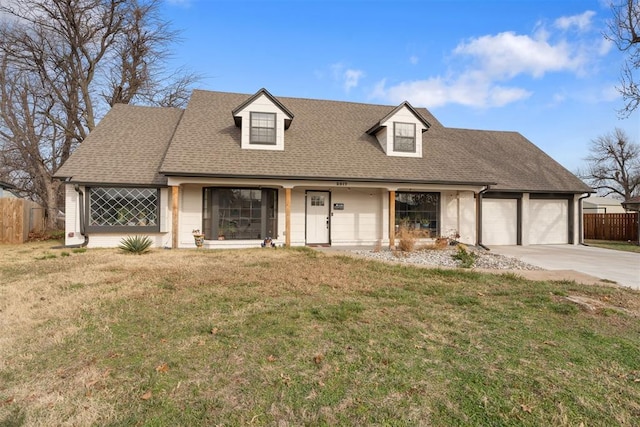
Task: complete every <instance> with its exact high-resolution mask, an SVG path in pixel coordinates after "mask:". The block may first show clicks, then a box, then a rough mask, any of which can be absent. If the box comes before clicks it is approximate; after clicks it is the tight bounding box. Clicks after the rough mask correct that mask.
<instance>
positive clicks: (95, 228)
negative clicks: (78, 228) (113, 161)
mask: <svg viewBox="0 0 640 427" xmlns="http://www.w3.org/2000/svg"><path fill="white" fill-rule="evenodd" d="M98 188H101V189H111V188H119V189H121V188H129V189H133V188H135V189H138V190H154V191H155V193H156V209H155V214H156V218H157V221H156V224H155V225H91V222H92V221H91V196H92V194H93V190H94V189H98ZM85 192H86V193H87V197H85V212H86V224H87V225H86V230H87V232H88V233H159V232H160V193H161V192H160V188H158V187H136V186H127V185H94V186H91V187H89V186H87V187H85Z"/></svg>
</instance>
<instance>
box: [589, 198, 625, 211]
mask: <svg viewBox="0 0 640 427" xmlns="http://www.w3.org/2000/svg"><path fill="white" fill-rule="evenodd" d="M582 210H583V211H584V213H586V214H587V213H594V214H595V213H598V214H604V213H625V212H626V210H625V208H624V207H623V206H622V202H621V201H620V200H616V199H612V198H610V197H589V198H588V199H584V200H583V201H582Z"/></svg>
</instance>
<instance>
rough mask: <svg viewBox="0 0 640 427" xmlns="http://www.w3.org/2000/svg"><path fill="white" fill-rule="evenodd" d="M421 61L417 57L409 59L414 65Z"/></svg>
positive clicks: (412, 56) (413, 56)
mask: <svg viewBox="0 0 640 427" xmlns="http://www.w3.org/2000/svg"><path fill="white" fill-rule="evenodd" d="M419 60H420V58H418V57H417V56H416V55H411V56H410V57H409V62H410V63H411V64H412V65H416V64H417V63H418V61H419Z"/></svg>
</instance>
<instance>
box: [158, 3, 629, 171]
mask: <svg viewBox="0 0 640 427" xmlns="http://www.w3.org/2000/svg"><path fill="white" fill-rule="evenodd" d="M162 13H163V18H166V19H168V20H170V21H171V22H172V24H173V26H174V27H175V28H176V29H178V30H181V31H182V34H181V37H182V42H181V44H180V45H179V46H177V48H176V53H175V56H174V58H173V59H172V63H171V66H172V67H175V66H185V67H187V68H189V69H191V70H193V71H195V72H197V73H199V74H201V75H203V76H204V78H203V80H202V81H200V83H199V84H198V88H201V89H208V90H217V91H225V92H240V93H249V94H253V93H255V92H256V91H257V90H259V89H260V88H262V87H264V88H266V89H267V90H269V92H271V93H272V94H273V95H274V96H276V97H277V96H290V97H301V98H319V99H331V100H340V101H350V102H365V103H374V104H385V105H398V104H400V103H401V102H402V101H404V100H408V101H409V102H410V103H411V104H412V105H413V106H414V107H426V108H428V109H429V110H430V111H431V112H432V113H433V114H434V115H435V116H436V117H437V118H438V119H439V120H440V121H441V122H442V123H443V124H444V125H445V126H449V127H460V128H470V129H491V130H510V131H517V132H520V133H521V134H523V135H524V136H525V137H527V138H528V139H530V140H531V141H532V142H533V143H534V144H536V145H537V146H538V147H540V148H541V149H543V150H544V151H546V152H547V153H548V154H550V155H551V156H552V157H553V158H554V159H556V160H557V161H558V162H560V163H561V164H562V165H563V166H565V167H566V168H568V169H569V170H571V171H574V172H575V171H576V169H577V168H578V167H579V166H581V165H583V164H584V162H583V158H584V157H585V156H586V155H587V153H588V152H587V150H588V145H589V141H590V140H592V139H594V138H596V137H598V136H601V135H604V134H606V133H609V132H612V131H613V130H614V129H615V128H616V127H618V128H622V129H624V130H625V131H626V132H627V133H628V134H629V136H630V137H631V139H632V141H634V142H636V143H640V114H639V113H638V112H636V113H634V115H632V116H631V117H629V118H626V119H621V118H620V116H619V114H618V113H617V111H618V110H619V109H621V108H622V107H623V102H622V99H621V97H620V96H619V95H618V93H617V92H616V90H615V86H616V85H618V84H619V83H618V77H619V73H620V65H621V64H622V55H621V54H620V52H618V50H617V49H616V47H615V46H614V45H612V44H610V43H608V42H606V41H605V40H604V38H603V37H602V32H603V31H604V30H605V28H606V21H607V20H608V19H609V18H610V15H611V14H610V10H609V8H608V6H607V5H606V2H605V1H599V0H580V1H572V0H549V1H547V0H484V1H483V0H477V1H471V0H465V1H463V0H453V1H428V0H423V1H417V0H416V1H409V0H397V1H383V0H368V1H366V0H343V1H339V0H328V1H320V0H295V1H294V0H290V1H284V0H283V1H267V0H263V1H257V0H255V1H244V0H235V1H224V0H165V2H164V4H163V7H162ZM514 160H517V159H514Z"/></svg>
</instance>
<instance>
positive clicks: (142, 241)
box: [118, 236, 153, 255]
mask: <svg viewBox="0 0 640 427" xmlns="http://www.w3.org/2000/svg"><path fill="white" fill-rule="evenodd" d="M152 244H153V240H151V238H150V237H149V236H128V237H125V238H124V239H122V240H121V241H120V245H119V246H118V247H119V248H120V249H122V250H123V251H125V252H129V253H132V254H138V255H141V254H143V253H145V252H148V251H149V248H150V247H151V245H152Z"/></svg>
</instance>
